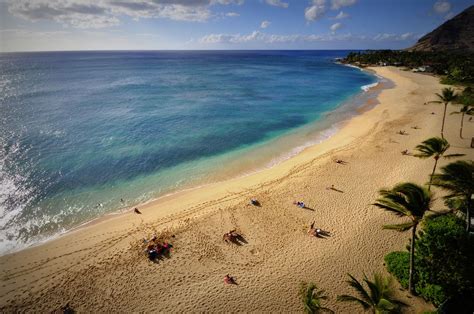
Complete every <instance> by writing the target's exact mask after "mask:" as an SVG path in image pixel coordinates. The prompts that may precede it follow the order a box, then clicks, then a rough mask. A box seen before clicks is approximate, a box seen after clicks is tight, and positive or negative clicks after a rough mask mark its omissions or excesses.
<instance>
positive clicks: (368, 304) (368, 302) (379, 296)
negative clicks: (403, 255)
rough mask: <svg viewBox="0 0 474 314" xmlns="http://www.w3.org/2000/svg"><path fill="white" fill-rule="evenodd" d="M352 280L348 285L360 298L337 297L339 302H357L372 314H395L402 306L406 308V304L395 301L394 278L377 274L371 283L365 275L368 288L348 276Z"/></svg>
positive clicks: (350, 296)
mask: <svg viewBox="0 0 474 314" xmlns="http://www.w3.org/2000/svg"><path fill="white" fill-rule="evenodd" d="M348 275H349V277H350V278H351V279H350V280H348V281H347V283H348V284H349V285H350V286H351V287H352V288H354V290H355V291H356V292H357V294H358V296H357V297H355V296H352V295H347V294H344V295H339V296H337V300H338V301H343V302H355V303H359V304H360V305H362V307H363V308H364V310H366V311H367V310H370V311H371V312H372V313H394V312H396V311H397V310H398V308H399V307H400V306H405V305H406V304H405V303H403V302H401V301H399V300H397V299H395V298H394V296H393V294H394V290H393V286H392V284H393V278H392V277H383V276H382V275H380V274H377V273H375V274H374V275H373V276H374V280H373V281H370V280H369V279H367V276H365V275H364V282H365V283H366V285H367V287H368V288H369V289H368V290H366V288H365V287H364V286H363V285H362V283H361V282H359V281H358V280H357V279H355V278H354V276H352V275H351V274H348Z"/></svg>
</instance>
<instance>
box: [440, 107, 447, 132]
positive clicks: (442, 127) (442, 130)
mask: <svg viewBox="0 0 474 314" xmlns="http://www.w3.org/2000/svg"><path fill="white" fill-rule="evenodd" d="M446 109H448V103H447V102H445V103H444V114H443V123H442V124H441V138H444V120H446Z"/></svg>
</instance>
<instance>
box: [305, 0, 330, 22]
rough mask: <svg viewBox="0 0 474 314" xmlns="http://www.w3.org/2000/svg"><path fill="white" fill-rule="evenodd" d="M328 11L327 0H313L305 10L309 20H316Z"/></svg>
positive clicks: (306, 17)
mask: <svg viewBox="0 0 474 314" xmlns="http://www.w3.org/2000/svg"><path fill="white" fill-rule="evenodd" d="M324 13H326V1H325V0H313V1H312V2H311V5H310V6H309V7H307V8H306V9H305V11H304V17H305V19H306V20H307V21H316V20H317V19H319V18H321V17H322V16H323V15H324Z"/></svg>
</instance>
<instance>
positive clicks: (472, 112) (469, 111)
mask: <svg viewBox="0 0 474 314" xmlns="http://www.w3.org/2000/svg"><path fill="white" fill-rule="evenodd" d="M451 114H461V127H460V129H459V137H460V138H463V137H462V128H463V126H464V115H468V116H474V108H470V106H469V105H463V106H462V108H461V109H460V110H459V111H455V112H452V113H451Z"/></svg>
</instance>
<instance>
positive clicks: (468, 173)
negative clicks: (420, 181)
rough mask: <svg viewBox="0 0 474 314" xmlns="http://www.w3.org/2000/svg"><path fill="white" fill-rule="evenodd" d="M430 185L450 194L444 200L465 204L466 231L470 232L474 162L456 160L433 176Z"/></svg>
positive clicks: (473, 192) (473, 189) (473, 190)
mask: <svg viewBox="0 0 474 314" xmlns="http://www.w3.org/2000/svg"><path fill="white" fill-rule="evenodd" d="M432 178H433V181H432V184H433V185H434V186H437V187H440V188H442V189H444V190H447V191H449V192H450V193H449V194H448V195H446V196H445V197H444V198H445V199H456V198H461V199H462V200H463V201H464V203H465V204H466V231H467V232H469V231H470V226H471V207H472V195H473V194H474V161H472V160H469V161H467V160H458V161H455V162H452V163H450V164H448V165H446V166H444V167H442V168H441V173H439V174H435V175H433V177H432Z"/></svg>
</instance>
